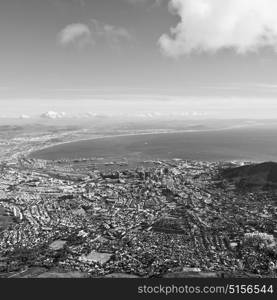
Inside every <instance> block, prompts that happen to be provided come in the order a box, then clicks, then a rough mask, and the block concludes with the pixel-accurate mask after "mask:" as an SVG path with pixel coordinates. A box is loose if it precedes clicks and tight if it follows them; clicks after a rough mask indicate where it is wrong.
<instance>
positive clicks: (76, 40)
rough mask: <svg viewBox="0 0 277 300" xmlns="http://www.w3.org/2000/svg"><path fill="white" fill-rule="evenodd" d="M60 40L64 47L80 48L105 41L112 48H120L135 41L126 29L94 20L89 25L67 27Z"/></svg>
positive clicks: (59, 36)
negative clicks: (122, 43) (125, 42)
mask: <svg viewBox="0 0 277 300" xmlns="http://www.w3.org/2000/svg"><path fill="white" fill-rule="evenodd" d="M58 39H59V42H60V44H61V45H63V46H67V45H69V44H73V45H75V46H78V47H82V46H85V45H88V44H91V45H93V44H96V43H97V42H98V41H100V40H105V41H106V42H107V43H108V45H109V46H110V47H112V48H118V47H119V44H120V42H122V41H130V40H133V38H132V35H131V34H130V33H129V32H128V30H127V29H126V28H123V27H117V26H114V25H110V24H105V23H102V22H99V21H98V20H96V19H92V20H91V22H90V24H88V25H86V24H82V23H76V24H70V25H67V26H66V27H65V28H64V29H63V30H62V31H61V32H60V33H59V34H58Z"/></svg>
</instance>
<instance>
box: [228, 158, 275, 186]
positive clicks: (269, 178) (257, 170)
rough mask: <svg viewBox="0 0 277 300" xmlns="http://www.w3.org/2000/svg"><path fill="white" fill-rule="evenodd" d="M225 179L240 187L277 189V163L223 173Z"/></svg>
mask: <svg viewBox="0 0 277 300" xmlns="http://www.w3.org/2000/svg"><path fill="white" fill-rule="evenodd" d="M223 177H224V178H225V179H229V180H233V181H234V182H235V183H237V184H238V185H240V186H256V187H277V163H275V162H264V163H260V164H253V165H246V166H241V167H236V168H232V169H227V170H224V171H223Z"/></svg>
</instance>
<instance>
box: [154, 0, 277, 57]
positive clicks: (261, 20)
mask: <svg viewBox="0 0 277 300" xmlns="http://www.w3.org/2000/svg"><path fill="white" fill-rule="evenodd" d="M169 9H170V12H171V13H174V14H177V15H179V16H180V18H181V20H180V22H179V23H178V24H177V26H176V27H174V28H171V31H170V34H164V35H162V36H161V37H160V39H159V45H160V47H161V50H162V51H163V52H164V54H166V55H168V56H172V57H178V56H180V55H187V54H190V53H192V52H198V53H199V52H209V53H214V52H217V51H219V50H221V49H227V48H231V49H233V50H235V51H236V53H238V54H244V53H247V52H253V51H258V50H259V49H260V48H261V47H264V46H269V47H272V48H273V49H274V50H275V51H276V52H277V1H276V0H224V1H222V0H171V1H170V3H169Z"/></svg>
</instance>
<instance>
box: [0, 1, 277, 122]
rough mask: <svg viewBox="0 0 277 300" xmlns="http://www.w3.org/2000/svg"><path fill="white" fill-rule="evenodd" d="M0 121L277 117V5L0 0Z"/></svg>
mask: <svg viewBox="0 0 277 300" xmlns="http://www.w3.org/2000/svg"><path fill="white" fill-rule="evenodd" d="M0 39H1V44H0V49H1V50H0V67H1V69H0V117H7V116H8V117H10V116H15V117H17V116H20V115H22V114H26V115H31V116H32V115H36V114H41V113H43V112H45V111H48V110H53V111H64V112H66V113H67V114H74V113H77V112H78V113H82V112H92V113H107V112H108V113H113V112H114V113H122V114H124V113H126V114H127V113H153V112H154V113H157V114H159V113H162V114H165V113H172V114H176V113H180V114H183V115H184V116H186V115H187V114H191V115H194V116H210V117H222V118H235V117H240V118H241V117H246V118H250V117H253V118H274V117H275V116H276V115H277V102H276V96H277V2H276V0H1V2H0Z"/></svg>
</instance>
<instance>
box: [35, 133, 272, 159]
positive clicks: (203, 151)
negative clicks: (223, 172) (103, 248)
mask: <svg viewBox="0 0 277 300" xmlns="http://www.w3.org/2000/svg"><path fill="white" fill-rule="evenodd" d="M30 157H33V158H39V159H45V160H59V159H77V158H91V157H92V158H104V159H105V158H106V159H107V158H110V159H121V158H127V159H135V160H140V159H143V160H146V159H173V158H180V159H187V160H203V161H204V160H205V161H223V160H250V161H269V160H270V161H277V129H276V128H267V127H242V128H236V129H225V130H210V131H194V132H175V133H158V134H157V133H153V134H138V135H126V136H113V137H104V138H97V139H91V140H80V141H74V142H69V143H63V144H59V145H55V146H51V147H48V148H45V149H41V150H38V151H35V152H33V153H31V155H30Z"/></svg>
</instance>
